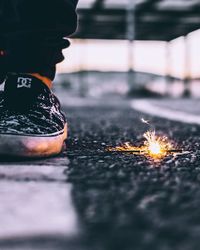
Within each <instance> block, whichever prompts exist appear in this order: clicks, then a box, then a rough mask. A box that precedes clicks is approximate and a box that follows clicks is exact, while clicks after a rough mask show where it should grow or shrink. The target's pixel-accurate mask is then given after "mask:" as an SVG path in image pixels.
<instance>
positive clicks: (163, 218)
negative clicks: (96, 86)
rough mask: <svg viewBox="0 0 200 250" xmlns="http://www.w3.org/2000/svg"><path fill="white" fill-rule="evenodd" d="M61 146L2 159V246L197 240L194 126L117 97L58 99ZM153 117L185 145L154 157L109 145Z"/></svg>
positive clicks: (187, 247)
mask: <svg viewBox="0 0 200 250" xmlns="http://www.w3.org/2000/svg"><path fill="white" fill-rule="evenodd" d="M65 112H66V114H67V117H68V122H69V129H70V133H69V139H68V141H67V150H66V151H65V152H64V153H63V154H62V155H60V156H59V157H56V158H52V159H46V160H38V161H32V162H25V161H23V162H20V161H19V162H17V163H16V162H15V163H12V162H2V163H1V166H0V222H1V227H0V249H1V250H35V249H37V250H40V249H45V250H46V249H47V250H60V249H69V250H87V249H91V250H104V249H105V250H116V249H120V250H133V249H134V250H135V249H136V250H137V249H138V250H146V249H148V250H149V249H153V250H171V249H173V250H197V249H199V237H200V213H199V208H200V165H199V163H200V136H199V134H200V127H199V126H197V125H185V124H183V123H178V122H171V121H169V120H166V119H160V118H156V117H151V116H148V115H143V114H141V113H138V112H136V111H134V110H132V109H131V108H130V107H129V106H128V104H127V105H125V104H123V105H120V103H118V105H115V106H112V105H110V106H109V105H108V106H106V105H97V106H94V107H93V106H89V107H87V105H85V106H84V107H66V108H65ZM141 117H144V118H146V119H148V120H150V121H151V123H152V124H153V126H154V127H155V129H156V131H157V132H158V133H161V134H165V135H167V136H168V137H169V138H170V139H172V140H173V141H174V142H175V144H176V146H177V147H178V148H183V149H184V150H185V151H189V152H187V153H186V154H183V155H179V156H173V155H169V156H167V157H166V158H164V159H163V160H160V161H153V160H151V159H148V158H146V157H144V156H136V155H131V154H122V153H108V152H107V151H106V149H107V147H108V146H115V145H119V144H121V143H123V142H127V141H129V142H131V143H133V144H136V145H138V144H139V143H141V142H142V140H143V138H142V134H143V133H144V132H145V130H146V129H147V127H146V125H145V124H142V123H141V121H140V118H141Z"/></svg>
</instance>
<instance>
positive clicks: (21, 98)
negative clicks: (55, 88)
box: [0, 73, 67, 158]
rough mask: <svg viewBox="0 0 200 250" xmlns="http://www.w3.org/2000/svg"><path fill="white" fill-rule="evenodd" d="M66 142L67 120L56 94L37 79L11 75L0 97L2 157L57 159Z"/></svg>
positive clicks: (0, 143)
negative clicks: (54, 156) (50, 157)
mask: <svg viewBox="0 0 200 250" xmlns="http://www.w3.org/2000/svg"><path fill="white" fill-rule="evenodd" d="M66 138H67V123H66V119H65V116H64V114H63V113H62V112H61V108H60V102H59V100H58V99H57V97H56V96H55V95H54V94H53V93H52V91H51V90H50V89H49V88H48V87H47V86H46V85H45V84H43V82H42V81H40V80H39V79H37V78H36V77H34V76H31V75H28V74H14V73H9V74H8V76H7V79H6V82H5V88H4V92H3V93H1V95H0V155H6V156H17V157H31V158H34V157H48V156H53V155H56V154H59V153H60V152H61V151H62V148H63V145H64V141H65V140H66Z"/></svg>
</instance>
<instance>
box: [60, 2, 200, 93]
mask: <svg viewBox="0 0 200 250" xmlns="http://www.w3.org/2000/svg"><path fill="white" fill-rule="evenodd" d="M78 14H79V27H78V30H77V32H76V33H75V34H74V35H73V36H72V37H71V38H70V40H71V43H72V46H71V47H70V48H69V49H67V50H65V51H64V55H65V57H66V59H65V61H64V62H62V63H61V64H59V65H58V73H59V74H58V75H57V78H56V82H57V85H56V86H57V87H58V88H60V89H63V90H66V91H64V94H65V95H68V96H70V97H72V98H73V96H79V97H83V98H84V97H87V98H88V97H91V98H101V97H102V96H104V97H105V96H109V95H112V96H120V97H123V98H126V97H165V96H168V97H169V96H170V97H200V0H120V1H119V0H80V2H79V6H78Z"/></svg>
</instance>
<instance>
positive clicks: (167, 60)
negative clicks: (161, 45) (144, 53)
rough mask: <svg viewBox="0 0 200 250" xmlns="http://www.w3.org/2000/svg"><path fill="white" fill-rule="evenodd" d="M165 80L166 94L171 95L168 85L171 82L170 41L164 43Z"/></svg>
mask: <svg viewBox="0 0 200 250" xmlns="http://www.w3.org/2000/svg"><path fill="white" fill-rule="evenodd" d="M165 82H166V94H167V95H171V91H170V87H171V84H172V72H171V42H170V41H167V42H166V44H165Z"/></svg>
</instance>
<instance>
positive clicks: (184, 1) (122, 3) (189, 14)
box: [73, 0, 200, 41]
mask: <svg viewBox="0 0 200 250" xmlns="http://www.w3.org/2000/svg"><path fill="white" fill-rule="evenodd" d="M132 1H133V2H134V3H135V8H134V13H133V14H134V20H135V26H134V27H135V40H159V41H170V40H172V39H174V38H177V37H179V36H184V35H186V34H188V33H189V32H191V31H194V30H196V29H199V28H200V0H132ZM129 4H130V0H81V1H80V4H79V8H78V13H79V20H80V21H79V28H78V31H77V33H76V34H75V35H74V36H73V37H75V38H82V39H122V40H123V39H127V9H128V7H127V6H128V5H129Z"/></svg>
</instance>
